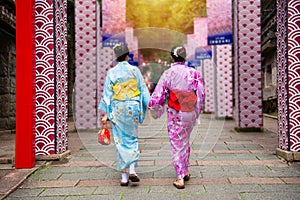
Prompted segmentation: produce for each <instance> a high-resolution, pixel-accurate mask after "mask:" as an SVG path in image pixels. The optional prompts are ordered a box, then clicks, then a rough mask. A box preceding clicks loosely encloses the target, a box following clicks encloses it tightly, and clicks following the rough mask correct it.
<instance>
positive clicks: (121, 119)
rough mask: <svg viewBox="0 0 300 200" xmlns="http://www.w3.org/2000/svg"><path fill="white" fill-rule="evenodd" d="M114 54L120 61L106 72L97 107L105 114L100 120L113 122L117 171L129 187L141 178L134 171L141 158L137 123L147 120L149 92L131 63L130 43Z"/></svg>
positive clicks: (137, 69)
mask: <svg viewBox="0 0 300 200" xmlns="http://www.w3.org/2000/svg"><path fill="white" fill-rule="evenodd" d="M114 53H115V55H116V58H117V61H118V63H117V64H116V66H114V67H113V68H111V69H110V70H109V71H108V72H107V76H106V80H105V83H104V90H103V93H102V97H101V101H100V104H99V107H98V108H99V109H100V110H102V111H104V112H105V113H106V114H105V115H104V117H103V118H102V119H101V123H102V124H103V125H104V126H105V125H106V124H107V120H108V119H109V120H110V121H111V122H112V134H113V137H114V141H115V146H116V153H117V159H116V161H117V162H116V163H117V170H118V171H121V172H122V180H121V186H128V183H129V180H131V181H132V182H139V181H140V179H139V177H138V175H137V174H136V172H135V167H136V166H137V163H138V159H139V157H140V153H139V148H138V124H139V123H142V122H143V120H144V117H145V113H146V109H147V104H148V103H149V100H150V94H149V91H148V88H147V87H146V84H145V82H144V79H143V76H142V74H141V72H140V70H139V68H137V67H135V66H132V65H130V64H129V63H128V59H129V49H128V48H127V46H124V45H116V46H115V47H114ZM128 169H129V174H128Z"/></svg>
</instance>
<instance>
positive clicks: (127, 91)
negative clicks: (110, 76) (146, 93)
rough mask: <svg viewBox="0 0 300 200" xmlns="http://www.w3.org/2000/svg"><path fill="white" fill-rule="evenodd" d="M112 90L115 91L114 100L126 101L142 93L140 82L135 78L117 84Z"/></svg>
mask: <svg viewBox="0 0 300 200" xmlns="http://www.w3.org/2000/svg"><path fill="white" fill-rule="evenodd" d="M112 90H113V91H114V95H113V98H114V99H117V100H126V97H128V98H133V97H135V96H137V95H139V94H140V93H141V92H140V90H139V89H138V82H137V80H136V79H134V78H132V79H130V80H129V81H127V82H124V83H119V82H118V83H116V84H115V85H114V86H112Z"/></svg>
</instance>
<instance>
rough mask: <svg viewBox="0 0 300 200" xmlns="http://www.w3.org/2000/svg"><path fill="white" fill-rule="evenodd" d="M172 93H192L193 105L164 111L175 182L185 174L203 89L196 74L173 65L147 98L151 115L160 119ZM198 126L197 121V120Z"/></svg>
mask: <svg viewBox="0 0 300 200" xmlns="http://www.w3.org/2000/svg"><path fill="white" fill-rule="evenodd" d="M173 90H180V91H184V92H193V91H194V92H195V94H196V95H197V102H196V105H195V109H194V111H191V112H182V111H176V110H175V109H172V108H170V107H168V108H167V112H168V113H167V114H168V115H167V116H168V135H169V139H170V145H171V151H172V160H173V166H174V169H175V171H176V174H177V178H178V179H182V178H183V177H184V176H185V175H187V173H188V167H189V166H190V164H189V158H190V143H189V139H190V134H191V132H192V130H193V127H194V125H195V124H196V123H197V121H198V118H199V115H200V113H201V110H202V104H203V100H204V97H205V89H204V85H203V81H202V78H201V76H200V74H199V72H198V71H196V70H195V69H193V68H190V67H188V66H186V65H184V64H182V63H174V64H172V66H171V68H170V69H168V70H166V71H165V72H164V73H163V74H162V76H161V78H160V80H159V82H158V83H157V86H156V88H155V90H154V92H153V94H152V96H151V99H150V103H149V104H148V108H149V109H150V110H151V112H155V116H157V117H161V116H162V114H163V113H164V107H165V105H166V102H167V101H168V97H169V93H170V91H173ZM198 123H199V121H198Z"/></svg>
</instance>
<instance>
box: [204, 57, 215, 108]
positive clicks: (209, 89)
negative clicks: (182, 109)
mask: <svg viewBox="0 0 300 200" xmlns="http://www.w3.org/2000/svg"><path fill="white" fill-rule="evenodd" d="M202 63H203V68H204V75H203V81H204V84H205V94H206V97H205V102H204V112H208V113H210V112H215V95H214V92H215V91H214V90H215V89H214V88H215V87H214V79H215V75H214V63H213V61H212V59H205V60H203V61H202Z"/></svg>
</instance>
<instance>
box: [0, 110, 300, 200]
mask: <svg viewBox="0 0 300 200" xmlns="http://www.w3.org/2000/svg"><path fill="white" fill-rule="evenodd" d="M234 126H235V122H234V121H233V120H215V119H214V117H213V116H211V115H210V114H203V115H202V117H201V125H200V126H197V127H195V128H194V131H193V133H192V135H191V140H190V141H191V159H190V164H191V167H190V173H191V174H192V178H191V179H190V181H188V182H186V187H185V189H183V190H178V189H176V188H175V187H174V186H173V185H172V183H173V181H174V180H175V178H176V175H175V171H174V169H173V166H172V162H171V154H170V148H169V141H168V138H167V133H166V121H165V120H153V119H151V118H149V117H148V118H147V119H146V121H145V123H144V124H143V125H142V126H141V127H140V129H139V146H140V150H141V158H140V162H139V167H138V168H137V172H138V173H139V176H140V178H141V182H139V183H137V184H133V183H130V185H129V186H128V187H121V186H119V184H120V183H119V181H120V174H119V173H118V172H117V171H116V170H115V162H114V159H115V151H114V146H113V145H110V146H101V145H99V144H97V141H96V130H94V131H92V130H89V131H87V130H78V131H77V132H71V133H70V135H69V142H70V149H71V152H72V153H71V155H70V156H68V157H67V158H65V159H63V160H61V161H52V162H49V163H42V164H41V163H39V164H38V165H37V167H36V168H34V169H30V170H31V171H26V172H24V171H22V172H23V173H24V174H23V180H19V184H17V186H18V187H17V188H15V189H11V191H10V192H9V193H8V195H4V196H6V198H5V199H22V200H26V199H30V200H34V199H46V200H47V199H58V200H60V199H64V200H76V199H88V200H90V199H91V200H92V199H116V200H125V199H157V198H162V199H165V200H167V199H172V200H174V199H195V200H196V199H197V200H198V199H206V200H217V199H222V200H227V199H228V200H233V199H240V200H256V199H259V200H266V199H272V200H277V199H278V200H279V199H287V200H293V199H295V200H296V199H300V163H299V162H294V163H287V162H286V161H285V160H283V159H280V158H278V157H277V156H276V155H275V149H276V147H277V143H278V142H277V139H278V137H277V135H276V133H275V132H276V131H277V121H276V119H271V118H266V117H264V127H265V131H264V132H247V133H245V132H239V133H238V132H235V131H234ZM0 171H1V170H0ZM19 173H20V172H19ZM9 174H11V173H8V175H9ZM8 175H6V176H4V178H6V179H5V180H6V181H7V183H6V182H3V181H2V182H1V180H3V178H2V179H1V180H0V192H1V188H3V184H8V183H9V182H10V179H9V177H13V175H11V176H8ZM7 176H8V177H7ZM0 194H1V193H0Z"/></svg>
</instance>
